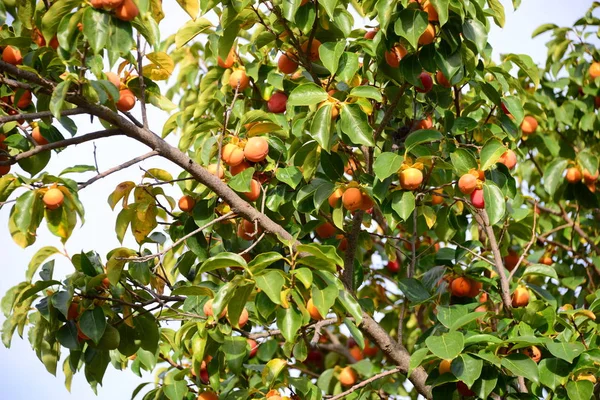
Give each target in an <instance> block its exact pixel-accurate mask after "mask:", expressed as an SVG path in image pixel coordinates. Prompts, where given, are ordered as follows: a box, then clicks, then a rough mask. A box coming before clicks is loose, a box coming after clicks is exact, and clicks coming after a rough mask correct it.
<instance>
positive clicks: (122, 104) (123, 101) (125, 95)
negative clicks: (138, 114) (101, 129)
mask: <svg viewBox="0 0 600 400" xmlns="http://www.w3.org/2000/svg"><path fill="white" fill-rule="evenodd" d="M133 106H135V95H134V94H133V92H132V91H131V90H129V89H122V90H120V91H119V101H117V109H118V110H119V111H121V112H127V111H129V110H131V109H132V108H133Z"/></svg>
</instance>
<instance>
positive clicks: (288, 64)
mask: <svg viewBox="0 0 600 400" xmlns="http://www.w3.org/2000/svg"><path fill="white" fill-rule="evenodd" d="M277 68H279V71H281V72H282V73H284V74H293V73H294V72H296V70H297V69H298V63H297V58H296V55H295V54H294V53H292V52H291V51H288V52H286V53H285V54H282V55H281V56H280V57H279V60H277Z"/></svg>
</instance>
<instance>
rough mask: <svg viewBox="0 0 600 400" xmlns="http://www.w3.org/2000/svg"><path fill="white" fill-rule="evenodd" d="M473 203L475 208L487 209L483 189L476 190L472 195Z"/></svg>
mask: <svg viewBox="0 0 600 400" xmlns="http://www.w3.org/2000/svg"><path fill="white" fill-rule="evenodd" d="M471 203H473V207H475V208H479V209H482V208H485V200H484V199H483V189H475V190H474V191H473V192H472V193H471Z"/></svg>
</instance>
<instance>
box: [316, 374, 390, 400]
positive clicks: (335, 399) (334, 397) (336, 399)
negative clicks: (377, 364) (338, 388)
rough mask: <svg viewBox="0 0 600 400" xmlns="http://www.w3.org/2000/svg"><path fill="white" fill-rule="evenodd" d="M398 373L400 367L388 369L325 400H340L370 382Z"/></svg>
mask: <svg viewBox="0 0 600 400" xmlns="http://www.w3.org/2000/svg"><path fill="white" fill-rule="evenodd" d="M398 372H400V367H396V368H394V369H390V370H388V371H383V372H380V373H378V374H377V375H373V376H372V377H370V378H369V379H365V380H364V381H362V382H360V383H357V384H356V385H354V386H352V387H351V388H350V389H348V390H346V391H344V392H342V393H340V394H338V395H335V396H332V397H328V398H327V399H328V400H338V399H342V398H344V397H346V396H348V395H349V394H351V393H353V392H355V391H357V390H358V389H360V388H363V387H365V386H367V385H369V384H370V383H371V382H375V381H376V380H378V379H381V378H385V377H386V376H389V375H393V374H397V373H398Z"/></svg>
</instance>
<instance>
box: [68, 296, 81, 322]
mask: <svg viewBox="0 0 600 400" xmlns="http://www.w3.org/2000/svg"><path fill="white" fill-rule="evenodd" d="M78 317H79V302H76V301H72V302H71V304H69V310H68V311H67V321H71V320H75V319H77V318H78Z"/></svg>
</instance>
